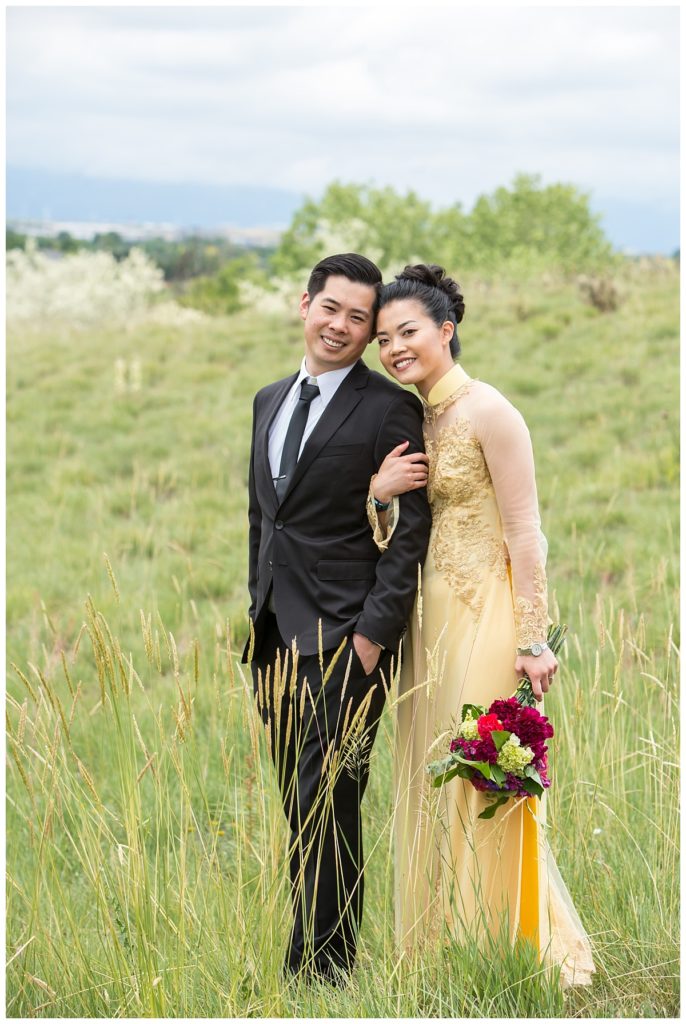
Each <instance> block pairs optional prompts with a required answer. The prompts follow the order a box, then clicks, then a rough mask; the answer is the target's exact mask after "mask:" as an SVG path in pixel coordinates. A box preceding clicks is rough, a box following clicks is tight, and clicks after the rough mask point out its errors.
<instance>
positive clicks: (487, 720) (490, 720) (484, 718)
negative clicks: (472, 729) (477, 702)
mask: <svg viewBox="0 0 686 1024" xmlns="http://www.w3.org/2000/svg"><path fill="white" fill-rule="evenodd" d="M476 727H477V729H478V730H479V736H480V737H481V739H482V740H487V739H490V736H491V733H492V732H494V731H495V730H496V729H502V727H503V724H502V722H501V721H500V720H499V719H498V716H497V715H481V717H480V718H478V719H477V721H476Z"/></svg>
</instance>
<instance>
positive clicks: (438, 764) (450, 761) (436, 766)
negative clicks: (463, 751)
mask: <svg viewBox="0 0 686 1024" xmlns="http://www.w3.org/2000/svg"><path fill="white" fill-rule="evenodd" d="M454 764H455V758H454V757H453V755H452V754H449V755H448V756H447V757H442V758H441V759H440V761H432V762H431V763H430V764H427V766H426V770H427V772H430V773H431V774H432V775H442V774H443V772H447V771H448V770H449V769H450V768H452V767H453V766H454Z"/></svg>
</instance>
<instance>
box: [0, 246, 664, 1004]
mask: <svg viewBox="0 0 686 1024" xmlns="http://www.w3.org/2000/svg"><path fill="white" fill-rule="evenodd" d="M617 281H618V286H619V289H620V299H621V301H620V304H619V307H618V309H616V310H615V311H612V312H607V313H602V312H600V311H599V310H598V309H596V308H595V307H594V306H593V305H590V304H588V303H587V302H585V301H584V300H583V297H582V295H581V292H580V289H579V286H578V284H577V283H576V282H574V281H568V282H566V283H565V282H560V281H558V280H553V279H552V277H551V278H550V279H548V280H540V281H531V282H529V283H527V284H526V285H522V286H519V287H517V286H514V285H510V284H506V283H500V284H497V283H496V284H485V283H482V282H480V281H479V280H478V279H474V280H471V281H470V280H466V279H465V280H462V281H461V283H462V284H463V290H464V293H465V297H466V303H467V312H466V317H465V321H464V324H463V325H462V330H461V335H460V336H461V340H462V346H463V356H462V363H463V365H464V367H465V369H466V370H467V371H468V372H469V373H470V374H471V375H472V376H475V377H479V378H482V379H484V380H487V381H489V382H490V383H491V384H493V385H495V386H496V387H498V388H499V389H500V390H501V391H503V392H504V393H505V394H506V395H507V397H508V398H510V400H511V401H512V402H513V403H514V404H515V405H516V406H517V407H518V408H519V409H520V411H521V412H522V413H523V414H524V417H525V419H526V421H527V423H528V425H529V428H530V430H531V434H532V437H533V441H534V451H535V455H536V465H537V481H538V489H539V499H540V505H541V514H542V519H543V529H544V532H545V533H546V535H547V538H548V542H549V556H548V558H549V563H548V568H549V577H550V584H551V593H552V594H553V595H554V605H556V606H557V612H556V611H554V612H553V614H554V617H556V618H559V619H560V620H561V621H565V622H567V623H569V627H570V640H569V643H568V646H567V653H566V656H565V659H564V664H563V670H562V674H561V678H560V682H559V684H557V686H556V689H555V691H554V693H553V694H552V695H551V697H550V698H549V700H548V702H547V706H546V710H547V714H548V715H549V716H550V718H551V720H552V721H553V722H554V724H555V726H556V732H557V737H556V741H555V753H554V765H553V770H554V780H555V782H554V786H553V789H552V790H551V794H550V798H549V802H548V818H549V822H550V824H551V836H550V838H551V844H552V846H553V849H554V851H555V855H556V857H557V860H558V864H559V867H560V870H561V872H562V874H563V877H564V878H565V880H566V881H567V883H568V886H569V889H570V891H571V893H572V896H573V898H574V900H575V903H576V906H577V909H578V910H579V914H580V916H581V918H582V920H583V922H584V924H585V926H586V928H587V930H588V931H589V933H590V934H591V937H592V940H593V943H594V951H595V955H596V960H597V966H598V976H597V978H596V981H595V983H594V986H593V989H592V990H591V991H588V992H576V993H574V994H572V995H570V996H567V997H565V998H564V1000H563V997H562V996H561V994H560V992H559V990H558V989H557V988H556V987H555V986H554V985H553V984H549V983H547V982H545V981H544V980H543V979H542V978H541V977H540V976H539V975H537V974H536V971H535V967H534V966H532V964H531V963H529V962H527V961H526V958H525V957H523V956H522V957H519V958H517V957H516V956H515V955H514V954H511V955H510V954H507V955H505V954H503V955H504V956H505V962H500V961H498V965H499V966H498V968H497V969H496V968H495V967H494V961H493V960H492V958H486V959H484V958H482V957H479V956H477V955H476V954H474V952H473V951H469V950H460V949H456V948H447V949H446V950H444V951H443V953H442V959H440V960H439V961H438V962H437V961H436V959H435V958H433V957H427V958H426V959H425V960H420V962H419V963H418V964H415V965H413V966H412V969H410V967H409V965H406V964H401V965H400V966H399V965H398V963H397V961H396V960H395V959H394V953H393V948H392V886H391V866H390V862H389V820H390V814H391V810H392V798H391V781H390V780H391V774H392V771H391V765H390V749H391V716H390V715H388V716H387V719H386V721H385V729H382V730H381V732H380V735H379V739H378V741H377V747H376V753H375V755H374V756H375V765H374V768H373V771H372V781H371V783H370V788H369V792H368V795H367V797H366V798H365V815H366V828H367V833H366V834H367V840H366V849H367V851H368V853H369V855H370V870H369V877H368V888H367V895H366V911H365V923H364V926H363V932H362V944H361V953H360V967H359V969H358V970H357V971H356V974H355V980H354V982H353V985H352V986H351V988H350V989H348V990H346V991H340V992H335V993H331V992H330V991H328V990H327V989H322V990H321V991H319V990H318V989H316V988H315V989H312V990H310V991H307V992H302V991H297V990H295V989H293V988H286V987H285V985H284V983H283V981H282V979H281V978H280V974H279V970H280V962H281V955H282V948H283V943H284V942H285V938H286V925H285V923H284V922H285V921H287V914H288V911H287V892H286V884H285V883H286V878H285V872H284V871H283V863H284V860H283V858H284V849H285V840H286V836H285V829H284V823H283V822H282V820H281V810H280V805H279V800H278V795H277V794H276V793H275V789H274V786H273V782H272V779H271V776H270V773H269V771H268V770H267V765H268V758H267V757H266V754H265V752H264V750H263V749H262V748H261V746H260V745H261V737H260V736H259V735H258V731H257V730H256V727H255V723H254V720H253V718H252V704H251V697H250V694H249V692H248V688H246V687H245V686H244V684H243V681H242V675H241V672H240V669H239V668H238V667H237V665H236V658H235V655H234V654H233V653H231V651H232V650H233V651H235V649H236V648H237V646H238V645H240V644H241V643H242V641H243V640H244V638H245V634H246V626H247V618H246V614H245V609H246V607H247V588H246V566H247V550H246V549H247V516H246V509H247V493H246V480H247V463H248V449H249V441H250V423H251V406H252V396H253V394H254V392H255V391H256V390H257V388H259V387H260V386H261V385H263V384H265V383H268V382H269V381H271V380H274V379H276V378H278V377H280V376H284V375H286V374H288V373H290V372H292V371H293V370H295V369H296V368H297V366H298V364H299V362H300V359H301V357H302V333H301V329H300V322H299V320H297V319H296V317H295V316H293V317H291V318H290V319H287V318H284V317H283V316H281V317H279V316H276V315H272V316H269V317H267V316H260V315H257V314H255V313H252V312H247V311H244V312H242V313H239V314H236V315H235V316H233V317H227V318H214V319H210V318H208V319H206V320H205V321H201V322H198V323H189V324H187V325H185V326H173V325H172V326H163V325H161V324H156V325H155V324H151V323H147V324H146V323H145V322H140V324H139V326H137V327H134V328H132V329H130V330H128V331H123V330H121V329H119V328H115V327H112V328H109V329H108V328H106V327H100V328H97V329H91V330H80V331H77V330H76V329H70V328H68V327H66V326H61V327H55V328H54V329H52V330H48V329H46V328H41V329H38V328H35V327H33V328H32V327H28V326H27V327H24V328H22V329H21V330H20V329H18V328H17V329H13V330H10V332H9V335H8V339H7V354H8V362H7V527H8V539H7V650H8V660H9V661H10V662H13V663H15V664H16V666H17V667H18V669H19V670H20V673H21V674H22V675H23V676H24V677H25V678H24V680H23V681H22V679H21V678H20V674H19V673H17V672H16V671H14V670H12V671H11V672H10V676H9V682H8V693H9V713H8V720H9V729H10V736H9V740H8V753H9V754H10V758H9V761H8V773H7V788H8V805H7V829H8V836H9V844H8V854H7V867H8V874H9V888H8V904H7V912H8V923H7V943H8V951H9V952H8V959H10V957H13V956H14V959H13V960H12V962H11V965H10V967H9V970H8V977H7V1012H8V1016H29V1015H37V1016H46V1017H54V1016H70V1015H72V1016H73V1015H77V1016H121V1015H123V1016H203V1017H204V1016H291V1015H293V1016H379V1017H383V1016H391V1017H395V1016H404V1017H413V1016H506V1017H507V1016H522V1017H526V1016H540V1015H544V1016H545V1015H550V1016H568V1015H578V1016H617V1017H632V1016H648V1017H655V1016H673V1015H676V1014H677V1013H678V963H677V959H676V958H677V956H678V932H679V920H678V907H679V894H678V855H677V843H678V816H677V792H678V778H679V776H678V770H677V767H676V763H675V762H676V759H677V750H678V739H677V728H678V713H677V708H676V703H675V702H676V698H677V688H678V643H679V638H678V598H677V585H678V554H679V552H678V505H677V501H678V474H679V448H678V443H679V421H678V276H677V272H676V270H675V268H674V266H673V265H672V264H671V263H668V262H664V263H657V264H647V263H646V264H633V265H629V266H627V267H626V268H625V269H624V270H623V271H621V273H620V274H619V276H618V279H617ZM368 362H369V364H370V365H372V366H374V367H375V368H378V367H379V363H378V358H377V353H376V351H375V344H374V343H373V344H372V346H370V349H369V359H368ZM105 553H106V555H107V558H106V557H105ZM108 560H109V565H110V566H111V570H108V564H107V562H108ZM88 595H90V596H91V598H92V604H90V605H89V607H88V608H86V604H85V602H86V598H87V596H88ZM141 612H142V615H141ZM142 619H143V626H142ZM84 622H85V623H86V624H87V628H86V629H83V623H84ZM227 623H228V625H227ZM151 758H152V760H151ZM24 944H28V945H26V946H25V948H22V947H24ZM18 950H21V952H19V953H18V952H17V951H18Z"/></svg>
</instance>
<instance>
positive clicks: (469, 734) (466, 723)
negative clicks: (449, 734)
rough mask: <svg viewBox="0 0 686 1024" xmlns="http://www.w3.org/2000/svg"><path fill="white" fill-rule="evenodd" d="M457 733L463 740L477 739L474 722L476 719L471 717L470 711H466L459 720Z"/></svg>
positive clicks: (477, 732)
mask: <svg viewBox="0 0 686 1024" xmlns="http://www.w3.org/2000/svg"><path fill="white" fill-rule="evenodd" d="M457 735H458V736H459V737H460V738H461V739H463V740H478V738H479V729H478V726H477V724H476V719H475V718H472V713H471V711H468V712H467V714H466V715H465V717H464V718H463V719H462V721H461V722H460V725H459V727H458V730H457Z"/></svg>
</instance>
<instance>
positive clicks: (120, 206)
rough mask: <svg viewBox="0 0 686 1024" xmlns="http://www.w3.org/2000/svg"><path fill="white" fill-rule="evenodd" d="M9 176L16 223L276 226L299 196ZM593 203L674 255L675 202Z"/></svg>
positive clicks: (632, 238)
mask: <svg viewBox="0 0 686 1024" xmlns="http://www.w3.org/2000/svg"><path fill="white" fill-rule="evenodd" d="M6 180H7V209H6V215H7V218H8V219H9V220H15V221H16V220H20V221H26V220H36V221H38V220H40V221H71V222H80V223H83V222H86V223H88V222H93V223H94V224H95V223H100V224H102V223H116V224H148V225H151V224H160V225H162V224H166V225H173V226H175V227H178V228H187V229H188V228H197V229H202V230H211V229H213V228H214V229H217V230H219V229H220V228H225V227H227V226H231V227H235V228H243V229H245V228H265V229H270V230H273V229H283V228H285V227H287V226H288V224H289V223H290V221H291V218H292V216H293V214H294V212H295V211H296V210H297V209H298V207H299V206H300V205H301V203H302V201H303V198H304V196H303V195H302V194H301V193H298V192H294V191H290V190H288V189H278V188H266V187H262V186H260V185H202V184H197V183H179V184H170V183H167V182H149V181H124V180H121V179H106V178H88V177H85V176H81V175H76V174H60V173H55V172H52V171H44V170H39V169H36V168H32V169H28V168H20V167H14V166H9V167H8V168H7V179H6ZM455 198H456V200H457V199H458V198H459V197H458V196H456V197H455ZM592 206H593V209H594V210H595V212H596V213H599V214H601V216H602V223H603V227H604V230H605V233H606V235H607V237H608V238H609V239H610V241H611V242H612V244H613V245H614V246H615V247H616V248H618V249H622V250H626V251H628V252H632V253H664V254H666V255H671V254H672V253H673V252H674V251H675V250H676V249H677V248H678V246H679V207H678V202H671V201H670V200H663V201H655V202H651V201H628V200H615V199H605V198H603V199H602V200H601V199H599V200H596V201H592Z"/></svg>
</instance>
